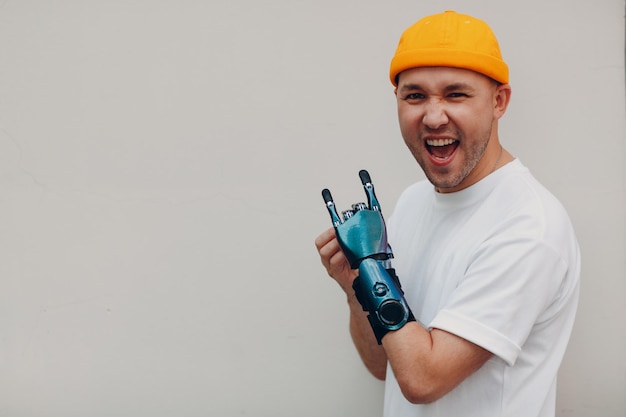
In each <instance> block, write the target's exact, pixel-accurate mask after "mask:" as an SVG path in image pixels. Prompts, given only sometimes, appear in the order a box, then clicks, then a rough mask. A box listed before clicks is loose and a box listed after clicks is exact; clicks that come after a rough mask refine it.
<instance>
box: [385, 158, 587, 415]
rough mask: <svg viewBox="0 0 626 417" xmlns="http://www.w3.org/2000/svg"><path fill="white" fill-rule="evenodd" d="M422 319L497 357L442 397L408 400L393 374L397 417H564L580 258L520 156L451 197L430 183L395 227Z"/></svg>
mask: <svg viewBox="0 0 626 417" xmlns="http://www.w3.org/2000/svg"><path fill="white" fill-rule="evenodd" d="M388 233H389V242H390V244H391V246H392V249H393V252H394V255H395V259H394V260H393V266H394V267H395V269H396V272H397V274H398V276H399V277H400V281H401V282H402V287H403V289H404V292H405V297H406V299H407V302H408V304H409V305H410V306H411V309H412V310H413V313H414V314H415V317H416V319H417V320H418V322H420V323H422V325H423V326H424V327H426V328H428V329H432V328H438V329H442V330H445V331H447V332H450V333H453V334H455V335H457V336H460V337H462V338H464V339H467V340H469V341H471V342H473V343H475V344H477V345H480V346H482V347H483V348H485V349H487V350H489V351H490V352H492V353H493V354H494V356H493V357H492V358H491V359H490V360H489V361H488V362H487V363H486V364H485V365H484V366H483V367H482V368H480V369H479V370H478V371H476V372H475V373H474V374H473V375H471V376H470V377H469V378H467V379H466V380H465V381H463V382H462V383H461V384H460V385H459V386H458V387H456V388H455V389H454V390H452V391H451V392H450V393H448V394H447V395H445V396H444V397H443V398H441V399H440V400H438V401H435V402H434V403H431V404H426V405H414V404H411V403H409V402H408V401H407V400H406V399H405V398H404V397H403V395H402V393H401V391H400V388H399V387H398V384H397V382H396V379H395V378H394V376H393V372H392V371H391V368H390V367H388V369H387V379H386V385H385V387H386V388H385V413H384V415H385V416H386V417H409V416H411V417H415V416H420V417H426V416H427V417H435V416H437V417H469V416H476V417H496V416H497V417H518V416H519V417H553V416H554V413H555V397H556V376H557V371H558V368H559V366H560V364H561V360H562V358H563V355H564V353H565V349H566V347H567V342H568V340H569V336H570V333H571V329H572V326H573V323H574V316H575V314H576V307H577V303H578V291H579V275H580V254H579V248H578V243H577V241H576V237H575V235H574V231H573V228H572V225H571V223H570V220H569V217H568V215H567V213H566V212H565V210H564V208H563V207H562V205H561V204H560V203H559V202H558V201H557V199H556V198H555V197H553V196H552V194H550V193H549V192H548V191H547V190H546V189H545V188H544V187H543V186H542V185H541V184H539V183H538V182H537V181H536V180H535V179H534V177H533V176H532V175H531V174H530V172H529V171H528V169H527V168H526V167H524V166H523V165H522V164H521V162H520V161H519V160H514V161H513V162H511V163H509V164H507V165H505V166H504V167H502V168H500V169H499V170H497V171H495V172H494V173H492V174H491V175H489V176H487V177H486V178H484V179H483V180H481V181H480V182H478V183H476V184H474V185H473V186H471V187H468V188H466V189H464V190H462V191H459V192H456V193H449V194H440V193H437V192H435V190H434V188H433V186H432V185H431V184H430V183H428V182H426V181H423V182H420V183H417V184H414V185H413V186H411V187H409V188H408V189H407V190H406V191H405V192H404V193H403V194H402V196H401V197H400V199H399V201H398V203H397V205H396V209H395V211H394V213H393V215H392V216H391V217H390V218H389V222H388Z"/></svg>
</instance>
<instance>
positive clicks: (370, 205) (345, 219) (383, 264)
mask: <svg viewBox="0 0 626 417" xmlns="http://www.w3.org/2000/svg"><path fill="white" fill-rule="evenodd" d="M359 177H360V178H361V182H362V183H363V188H364V189H365V194H366V195H367V204H365V203H355V204H353V205H352V209H350V210H345V211H343V212H342V214H341V217H340V216H339V214H338V213H337V210H336V208H335V203H334V201H333V197H332V195H331V194H330V191H329V190H328V189H324V190H322V197H323V198H324V201H325V203H326V208H327V209H328V213H329V214H330V218H331V220H332V223H333V227H334V228H335V233H336V235H337V240H338V242H339V246H340V247H341V249H342V251H343V253H344V255H345V256H346V258H347V259H348V262H349V263H350V267H351V268H352V269H358V270H359V276H358V277H357V278H356V279H355V280H354V282H353V284H352V288H353V289H354V292H355V294H356V297H357V300H359V303H360V304H361V306H362V307H363V310H364V311H367V312H368V313H369V314H368V316H367V318H368V320H369V322H370V325H371V326H372V330H373V331H374V335H375V336H376V340H377V342H378V344H379V345H380V344H381V342H382V338H383V336H385V335H386V334H387V333H388V332H390V331H392V330H398V329H400V328H402V326H404V325H405V324H406V323H408V322H409V321H415V317H413V313H412V312H411V309H410V308H409V306H408V304H407V303H406V300H405V299H404V292H403V291H402V288H401V286H400V280H399V279H398V277H397V275H396V273H395V270H394V269H393V268H392V267H391V259H392V258H393V252H392V251H391V247H390V246H389V244H388V243H387V228H386V227H385V220H384V219H383V215H382V212H381V210H380V204H379V203H378V200H377V199H376V194H375V193H374V185H373V184H372V181H371V179H370V176H369V174H368V172H367V171H365V170H361V171H360V172H359Z"/></svg>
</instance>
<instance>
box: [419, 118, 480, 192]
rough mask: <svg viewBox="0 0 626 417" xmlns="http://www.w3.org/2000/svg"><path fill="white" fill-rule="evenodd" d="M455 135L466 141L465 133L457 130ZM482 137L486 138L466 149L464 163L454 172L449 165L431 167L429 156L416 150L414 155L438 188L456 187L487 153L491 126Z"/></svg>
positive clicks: (429, 179) (428, 177) (427, 176)
mask: <svg viewBox="0 0 626 417" xmlns="http://www.w3.org/2000/svg"><path fill="white" fill-rule="evenodd" d="M455 137H457V138H459V139H460V141H461V144H463V143H464V141H463V135H462V133H461V132H456V136H455ZM482 137H483V138H484V139H482V140H480V141H479V142H477V143H475V144H474V145H472V146H471V147H470V148H468V149H465V160H464V161H463V165H462V166H461V167H460V168H459V169H458V171H457V172H454V169H453V168H451V167H449V166H446V167H442V168H435V169H430V168H431V165H430V161H429V160H428V157H427V156H426V157H425V159H426V160H422V158H420V157H419V156H418V154H417V153H416V152H413V155H414V157H415V159H416V160H417V163H418V164H419V165H420V166H421V168H422V171H424V174H425V175H426V178H427V179H428V181H430V182H431V184H433V185H434V186H435V188H436V189H437V190H446V189H450V188H454V187H457V186H458V185H459V184H461V183H462V182H463V180H465V179H466V178H467V177H468V176H469V175H470V174H471V173H472V171H474V169H475V168H476V166H477V165H478V163H479V162H480V160H481V159H482V157H483V155H484V154H485V150H486V149H487V145H488V144H489V138H490V137H491V128H490V129H488V131H487V132H485V133H484V134H483V135H482ZM420 141H421V142H420V143H423V139H421V138H420ZM459 146H462V145H459ZM457 151H458V150H457Z"/></svg>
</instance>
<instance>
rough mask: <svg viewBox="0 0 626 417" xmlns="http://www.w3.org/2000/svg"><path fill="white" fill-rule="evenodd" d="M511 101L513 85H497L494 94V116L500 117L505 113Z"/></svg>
mask: <svg viewBox="0 0 626 417" xmlns="http://www.w3.org/2000/svg"><path fill="white" fill-rule="evenodd" d="M510 101H511V86H510V85H509V84H500V85H499V86H497V87H496V91H495V93H494V96H493V105H494V106H493V116H494V117H495V118H496V119H499V118H501V117H502V116H503V115H504V113H505V112H506V109H507V107H508V106H509V102H510Z"/></svg>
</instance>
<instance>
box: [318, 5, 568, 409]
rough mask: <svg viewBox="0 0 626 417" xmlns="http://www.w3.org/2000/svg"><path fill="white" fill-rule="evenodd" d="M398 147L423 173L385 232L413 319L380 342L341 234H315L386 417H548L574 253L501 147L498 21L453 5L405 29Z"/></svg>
mask: <svg viewBox="0 0 626 417" xmlns="http://www.w3.org/2000/svg"><path fill="white" fill-rule="evenodd" d="M390 79H391V82H392V84H393V85H394V86H395V94H396V97H397V106H398V118H399V123H400V128H401V132H402V136H403V138H404V141H405V143H406V145H407V147H408V149H409V150H410V152H411V153H412V154H413V156H414V157H415V160H416V161H417V162H418V164H419V165H420V167H421V168H422V170H423V171H424V173H425V175H426V177H427V178H428V181H423V182H419V183H417V184H414V185H413V186H411V187H409V188H408V189H407V190H406V191H405V192H404V193H403V194H402V196H401V197H400V199H399V201H398V203H397V205H396V208H395V211H394V213H393V215H392V216H391V217H390V219H389V221H388V224H387V230H388V235H389V243H390V244H391V247H392V248H393V253H394V256H395V258H394V259H393V266H394V268H395V270H396V273H397V275H398V277H399V279H400V282H401V283H402V289H403V291H404V297H405V299H406V302H407V304H408V306H409V307H410V309H411V311H412V313H413V315H414V316H415V318H416V319H417V321H408V322H407V323H406V324H404V325H403V326H402V327H401V328H399V329H398V330H393V331H388V332H387V333H386V334H384V335H383V336H382V339H381V338H380V337H379V335H377V337H379V339H378V340H380V341H381V344H379V343H378V342H377V337H375V335H374V332H373V331H372V327H371V326H370V322H369V321H368V319H367V313H366V312H364V311H363V307H362V306H361V304H360V303H359V301H358V300H357V298H356V296H355V292H354V290H353V288H352V284H353V281H354V280H355V278H356V277H357V274H358V271H356V270H354V269H351V268H350V265H349V263H348V262H347V260H346V257H345V256H344V253H343V252H342V250H341V248H340V246H339V242H338V240H337V237H336V233H335V230H334V229H333V228H330V229H328V230H327V231H325V232H324V233H322V234H321V235H320V236H319V237H318V238H317V239H316V241H315V244H316V247H317V249H318V251H319V254H320V257H321V260H322V263H323V265H324V266H325V268H326V269H327V272H328V274H329V275H330V276H331V277H332V278H334V279H335V280H336V281H337V283H338V284H339V285H340V286H341V288H342V289H343V290H344V291H345V292H346V294H347V300H348V304H349V306H350V331H351V334H352V337H353V340H354V343H355V346H356V348H357V350H358V352H359V354H360V356H361V358H362V359H363V362H364V364H365V365H366V367H367V368H368V369H369V370H370V371H371V373H372V374H373V375H374V376H376V377H377V378H379V379H385V380H386V384H385V406H384V415H385V416H387V417H404V416H442V417H443V416H445V417H450V416H455V417H461V416H476V417H492V416H493V417H495V416H498V417H516V416H519V417H522V416H523V417H547V416H554V414H555V397H556V377H557V371H558V368H559V366H560V363H561V360H562V358H563V355H564V353H565V349H566V346H567V342H568V340H569V336H570V333H571V329H572V326H573V322H574V316H575V313H576V307H577V302H578V291H579V274H580V259H579V249H578V244H577V241H576V237H575V234H574V231H573V228H572V226H571V223H570V220H569V218H568V216H567V213H566V212H565V210H564V209H563V207H562V206H561V204H560V203H559V202H558V201H557V200H556V199H555V198H554V197H553V196H552V195H551V194H550V193H549V192H548V191H547V190H546V189H545V188H543V187H542V186H541V185H540V184H539V183H538V182H537V181H536V180H535V179H534V177H533V176H532V175H531V174H530V173H529V171H528V169H527V168H526V167H524V166H523V165H522V163H521V162H520V161H519V160H518V159H516V158H514V157H513V156H512V155H511V154H510V153H509V152H507V151H506V150H505V149H503V148H502V145H501V144H500V139H499V137H498V121H499V119H500V118H501V117H502V116H503V115H504V113H505V111H506V109H507V106H508V104H509V100H510V97H511V88H510V86H509V84H508V82H509V79H508V67H507V65H506V63H505V62H504V61H503V60H502V57H501V54H500V49H499V45H498V42H497V40H496V38H495V35H494V34H493V33H492V31H491V29H490V28H489V27H488V26H487V24H485V23H484V22H482V21H481V20H478V19H476V18H474V17H471V16H467V15H462V14H458V13H455V12H452V11H446V12H444V13H441V14H437V15H433V16H429V17H426V18H424V19H422V20H420V21H418V22H417V23H416V24H415V25H413V26H411V27H410V28H408V29H407V30H406V31H405V32H404V34H403V35H402V38H401V39H400V42H399V45H398V48H397V50H396V53H395V56H394V57H393V60H392V62H391V70H390Z"/></svg>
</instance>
